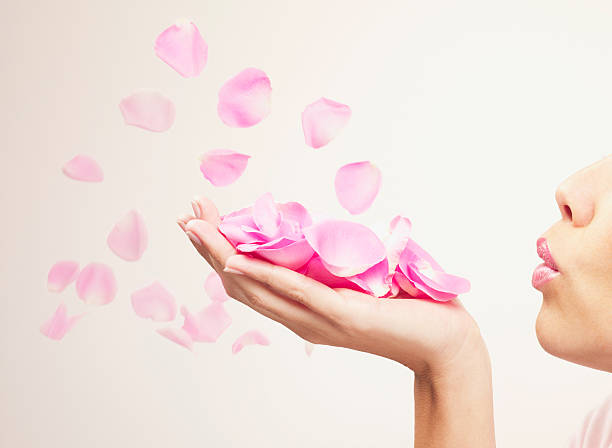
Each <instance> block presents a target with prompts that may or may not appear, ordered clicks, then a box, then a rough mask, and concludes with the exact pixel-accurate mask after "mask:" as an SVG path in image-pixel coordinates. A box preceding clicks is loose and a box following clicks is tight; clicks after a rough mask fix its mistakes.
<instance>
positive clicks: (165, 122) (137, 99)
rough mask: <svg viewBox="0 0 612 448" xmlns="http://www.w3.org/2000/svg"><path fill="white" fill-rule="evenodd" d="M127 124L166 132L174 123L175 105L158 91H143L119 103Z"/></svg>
mask: <svg viewBox="0 0 612 448" xmlns="http://www.w3.org/2000/svg"><path fill="white" fill-rule="evenodd" d="M119 109H120V110H121V113H122V114H123V119H124V121H125V124H128V125H131V126H137V127H139V128H142V129H146V130H148V131H154V132H164V131H167V130H168V129H170V127H171V126H172V124H173V123H174V116H175V109H174V103H173V102H172V101H170V100H169V99H168V98H166V97H165V96H164V95H162V94H161V93H160V92H158V91H156V90H150V89H141V90H138V91H136V92H134V93H133V94H131V95H130V96H127V97H125V98H123V99H122V100H121V102H120V103H119Z"/></svg>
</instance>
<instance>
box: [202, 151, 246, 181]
mask: <svg viewBox="0 0 612 448" xmlns="http://www.w3.org/2000/svg"><path fill="white" fill-rule="evenodd" d="M250 157H251V156H249V155H246V154H241V153H239V152H236V151H232V150H231V149H213V150H211V151H208V152H206V153H205V154H204V155H203V156H202V158H201V163H200V171H201V172H202V174H203V175H204V177H205V178H206V179H208V181H209V182H210V183H211V184H213V185H214V186H215V187H225V186H227V185H230V184H232V183H234V182H235V181H236V180H237V179H238V178H239V177H240V176H242V173H243V172H244V170H245V169H246V167H247V163H248V161H249V158H250Z"/></svg>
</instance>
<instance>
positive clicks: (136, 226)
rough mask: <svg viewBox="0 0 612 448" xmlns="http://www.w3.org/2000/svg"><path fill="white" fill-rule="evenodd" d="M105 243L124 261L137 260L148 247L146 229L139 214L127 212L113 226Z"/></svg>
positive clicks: (132, 211)
mask: <svg viewBox="0 0 612 448" xmlns="http://www.w3.org/2000/svg"><path fill="white" fill-rule="evenodd" d="M106 242H107V244H108V247H110V249H111V250H112V251H113V252H114V253H115V255H117V256H118V257H119V258H122V259H124V260H126V261H136V260H139V259H140V257H142V254H143V253H144V251H145V249H146V248H147V245H148V236H147V228H146V227H145V224H144V220H143V219H142V216H141V215H140V213H138V212H137V211H136V210H131V211H129V212H128V213H127V214H126V215H125V216H124V217H123V218H121V220H120V221H119V222H118V223H117V224H115V227H113V229H112V230H111V232H110V233H109V235H108V238H107V239H106Z"/></svg>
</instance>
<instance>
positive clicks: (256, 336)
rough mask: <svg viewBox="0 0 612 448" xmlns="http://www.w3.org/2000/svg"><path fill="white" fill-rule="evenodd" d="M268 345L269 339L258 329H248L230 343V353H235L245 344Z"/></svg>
mask: <svg viewBox="0 0 612 448" xmlns="http://www.w3.org/2000/svg"><path fill="white" fill-rule="evenodd" d="M254 344H259V345H270V341H269V339H268V338H267V337H266V336H265V335H264V334H263V333H262V332H260V331H258V330H249V331H247V332H246V333H244V334H243V335H241V336H239V337H238V339H236V341H235V342H234V343H233V344H232V353H233V354H236V353H238V352H239V351H240V350H242V349H243V348H244V347H245V346H247V345H254Z"/></svg>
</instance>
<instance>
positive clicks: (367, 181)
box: [334, 161, 382, 215]
mask: <svg viewBox="0 0 612 448" xmlns="http://www.w3.org/2000/svg"><path fill="white" fill-rule="evenodd" d="M381 179H382V174H381V172H380V170H379V169H378V167H377V166H376V165H374V164H373V163H372V162H367V161H366V162H355V163H349V164H348V165H344V166H343V167H341V168H340V169H339V170H338V172H337V173H336V179H335V182H334V185H335V187H336V197H337V198H338V201H339V202H340V205H342V207H344V208H345V209H346V210H348V212H349V213H351V214H352V215H356V214H358V213H363V212H364V211H366V210H367V209H368V208H370V206H371V205H372V203H373V202H374V199H376V196H377V195H378V192H379V191H380V184H381Z"/></svg>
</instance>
